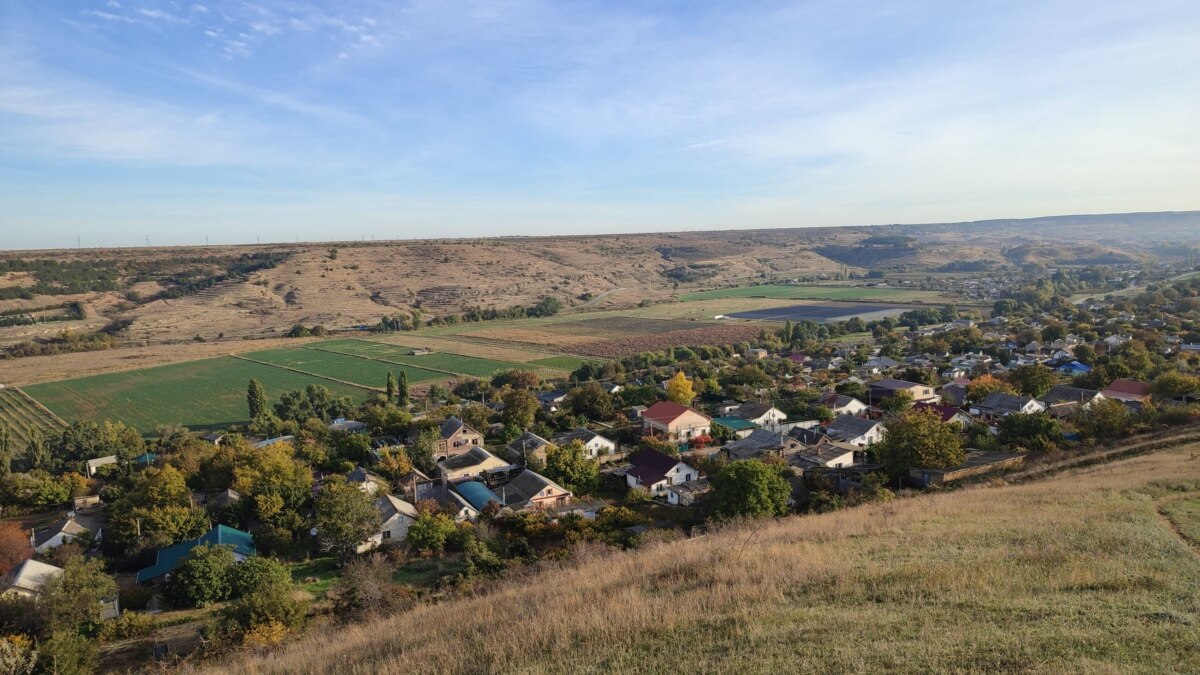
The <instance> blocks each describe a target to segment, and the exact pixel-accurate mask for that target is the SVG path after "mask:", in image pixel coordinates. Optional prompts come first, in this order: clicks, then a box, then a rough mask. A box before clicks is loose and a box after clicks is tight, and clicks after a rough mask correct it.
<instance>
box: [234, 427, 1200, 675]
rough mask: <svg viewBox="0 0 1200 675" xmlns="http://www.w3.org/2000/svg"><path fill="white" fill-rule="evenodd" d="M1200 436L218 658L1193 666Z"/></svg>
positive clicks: (504, 666)
mask: <svg viewBox="0 0 1200 675" xmlns="http://www.w3.org/2000/svg"><path fill="white" fill-rule="evenodd" d="M1198 449H1200V448H1198V446H1195V445H1193V446H1189V447H1184V448H1179V449H1174V450H1164V451H1160V452H1158V453H1155V454H1151V455H1146V456H1141V457H1136V458H1133V459H1128V460H1124V461H1120V462H1116V463H1113V464H1109V465H1106V466H1100V467H1093V468H1088V469H1079V470H1075V471H1073V472H1070V473H1066V474H1061V475H1059V476H1057V477H1054V478H1050V479H1047V480H1044V481H1040V482H1031V483H1025V484H1020V485H1007V484H1003V483H1000V482H999V481H997V482H996V484H993V485H990V486H987V487H977V488H971V489H964V490H961V491H957V492H948V493H942V494H931V495H924V496H919V497H914V498H911V499H901V500H897V501H894V502H891V503H888V504H882V505H872V506H868V507H862V508H858V509H854V510H848V511H841V512H836V513H831V514H827V515H822V516H809V517H800V518H790V519H785V520H781V521H778V522H771V523H763V524H758V525H754V526H745V527H736V528H729V529H727V530H725V531H722V532H718V533H715V534H712V535H710V536H708V537H705V538H700V539H695V540H692V541H687V542H680V543H675V544H666V545H659V546H656V547H651V548H648V549H642V550H638V551H633V552H629V553H617V552H605V551H588V552H584V553H581V555H579V556H577V558H576V560H575V561H574V562H572V563H568V564H566V565H548V566H547V567H546V568H545V569H543V570H542V571H540V572H537V573H535V574H532V575H530V576H527V577H526V578H517V579H513V580H511V581H509V582H506V583H505V584H503V585H501V586H499V587H498V588H496V589H494V590H493V591H491V592H489V593H484V594H480V595H478V596H476V597H468V598H463V599H460V600H455V601H450V602H445V603H441V604H437V605H426V606H421V607H418V608H417V609H415V610H413V611H410V612H407V613H404V614H400V615H396V616H392V617H389V618H385V619H382V620H378V621H376V622H374V623H369V624H365V625H358V626H351V627H348V628H338V627H332V626H318V627H314V628H313V629H312V634H311V635H310V636H308V637H307V638H304V639H302V640H301V641H300V642H298V643H296V644H293V645H291V646H290V647H287V648H285V649H284V650H283V651H282V652H281V653H279V654H272V655H267V656H262V655H255V656H248V657H246V658H245V659H242V660H238V661H232V662H229V663H227V664H226V665H224V666H223V667H218V668H216V669H215V670H214V671H213V672H222V673H285V672H297V673H298V672H306V673H364V674H365V673H401V672H416V671H420V672H428V673H481V672H526V673H557V672H595V673H609V672H664V673H665V672H679V671H686V672H863V673H866V672H911V673H920V672H931V671H942V672H1044V673H1061V672H1105V673H1107V672H1135V673H1136V672H1145V673H1152V672H1153V673H1172V672H1177V673H1183V672H1197V671H1200V651H1198V650H1197V649H1196V645H1197V644H1200V591H1198V590H1197V589H1200V548H1198V544H1200V542H1197V541H1195V540H1194V539H1190V537H1194V536H1195V533H1196V532H1197V531H1200V528H1198V527H1197V523H1196V522H1195V519H1196V517H1197V514H1200V508H1197V504H1198V501H1197V500H1200V459H1197V450H1198Z"/></svg>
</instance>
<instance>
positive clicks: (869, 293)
mask: <svg viewBox="0 0 1200 675" xmlns="http://www.w3.org/2000/svg"><path fill="white" fill-rule="evenodd" d="M937 297H938V293H937V291H918V290H908V289H901V288H860V287H854V286H791V285H764V286H738V287H736V288H718V289H715V290H711V291H699V292H697V293H686V294H684V295H681V296H680V297H679V299H680V300H719V299H724V298H771V299H775V300H892V301H897V302H912V301H919V300H928V301H933V300H936V299H937Z"/></svg>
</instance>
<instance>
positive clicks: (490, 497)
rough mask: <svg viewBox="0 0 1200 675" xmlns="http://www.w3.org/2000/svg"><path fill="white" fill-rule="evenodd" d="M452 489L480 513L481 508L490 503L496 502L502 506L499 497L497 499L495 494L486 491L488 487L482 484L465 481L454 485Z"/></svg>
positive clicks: (502, 503) (488, 490)
mask: <svg viewBox="0 0 1200 675" xmlns="http://www.w3.org/2000/svg"><path fill="white" fill-rule="evenodd" d="M454 489H455V490H456V491H457V492H458V494H460V495H462V497H463V499H465V500H467V503H468V504H470V505H471V506H473V507H475V508H476V509H477V510H480V511H482V510H483V508H484V507H485V506H487V505H488V503H490V502H496V503H497V504H500V505H501V506H503V505H504V502H503V501H502V500H501V499H500V497H498V496H497V495H496V493H495V492H492V491H491V490H490V489H488V486H486V485H484V484H483V483H478V482H476V481H467V482H465V483H459V484H458V485H455V486H454Z"/></svg>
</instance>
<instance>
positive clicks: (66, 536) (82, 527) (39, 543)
mask: <svg viewBox="0 0 1200 675" xmlns="http://www.w3.org/2000/svg"><path fill="white" fill-rule="evenodd" d="M101 527H102V526H101V524H100V521H99V520H98V519H96V518H89V517H85V516H79V515H76V514H75V513H73V512H72V513H69V514H67V517H66V519H65V520H61V521H59V522H58V523H56V524H55V525H54V526H53V527H49V528H46V529H45V530H42V531H41V532H38V533H35V534H34V535H33V542H32V543H33V548H34V550H35V551H37V552H38V553H47V552H49V551H50V549H53V548H57V547H59V546H62V545H63V544H69V543H70V542H71V541H72V540H75V539H78V538H80V537H84V536H87V535H89V534H90V535H91V536H92V537H93V538H94V539H95V540H96V541H99V540H100V536H101Z"/></svg>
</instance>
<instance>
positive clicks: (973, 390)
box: [967, 374, 1015, 403]
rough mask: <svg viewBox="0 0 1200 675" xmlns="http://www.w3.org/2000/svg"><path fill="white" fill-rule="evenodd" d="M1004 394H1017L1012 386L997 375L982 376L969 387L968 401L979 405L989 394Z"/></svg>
mask: <svg viewBox="0 0 1200 675" xmlns="http://www.w3.org/2000/svg"><path fill="white" fill-rule="evenodd" d="M996 392H1003V393H1005V394H1012V393H1015V390H1014V389H1013V387H1012V385H1011V384H1009V383H1007V382H1005V381H1004V380H1001V379H1000V378H998V377H996V376H995V375H991V374H985V375H980V376H979V377H977V378H975V379H974V380H972V381H971V384H969V385H967V401H969V402H971V403H978V402H979V401H982V400H983V399H985V398H987V397H988V394H993V393H996Z"/></svg>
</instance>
